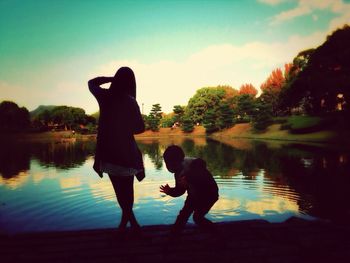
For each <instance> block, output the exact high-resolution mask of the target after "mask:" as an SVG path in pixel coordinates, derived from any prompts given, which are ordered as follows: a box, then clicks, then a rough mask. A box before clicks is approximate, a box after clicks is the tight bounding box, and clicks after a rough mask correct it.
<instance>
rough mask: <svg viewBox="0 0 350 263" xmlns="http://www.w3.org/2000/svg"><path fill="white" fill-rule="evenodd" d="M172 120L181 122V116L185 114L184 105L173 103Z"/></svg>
mask: <svg viewBox="0 0 350 263" xmlns="http://www.w3.org/2000/svg"><path fill="white" fill-rule="evenodd" d="M173 112H174V114H175V115H174V122H178V123H180V124H181V123H182V121H183V120H182V119H183V116H184V114H185V106H180V105H175V106H174V108H173Z"/></svg>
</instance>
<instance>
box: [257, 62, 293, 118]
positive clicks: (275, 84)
mask: <svg viewBox="0 0 350 263" xmlns="http://www.w3.org/2000/svg"><path fill="white" fill-rule="evenodd" d="M291 68H292V65H291V64H285V66H284V72H282V70H281V69H280V68H277V69H275V70H273V71H272V73H271V74H270V76H269V77H268V78H267V80H266V81H265V82H264V83H263V84H261V86H260V89H261V91H262V95H261V97H262V98H263V99H264V101H265V102H266V103H267V104H269V105H271V108H272V113H273V114H274V115H275V116H278V115H280V114H281V110H280V108H279V105H280V93H281V91H282V89H283V87H284V86H285V84H286V78H288V76H289V71H290V70H291Z"/></svg>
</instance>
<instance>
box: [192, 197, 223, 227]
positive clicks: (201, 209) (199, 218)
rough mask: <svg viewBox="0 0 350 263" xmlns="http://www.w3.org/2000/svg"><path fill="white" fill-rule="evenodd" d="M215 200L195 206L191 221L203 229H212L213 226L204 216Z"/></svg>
mask: <svg viewBox="0 0 350 263" xmlns="http://www.w3.org/2000/svg"><path fill="white" fill-rule="evenodd" d="M216 201H217V200H214V201H207V202H203V203H201V204H197V205H196V207H195V209H194V212H193V221H194V222H195V223H196V224H197V225H199V226H200V227H202V228H204V229H209V230H210V229H213V227H214V224H213V222H211V221H210V220H209V219H207V218H205V215H206V214H207V213H208V212H209V210H210V209H211V208H212V206H213V205H214V204H215V202H216Z"/></svg>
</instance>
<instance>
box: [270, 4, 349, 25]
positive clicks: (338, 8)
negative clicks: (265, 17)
mask: <svg viewBox="0 0 350 263" xmlns="http://www.w3.org/2000/svg"><path fill="white" fill-rule="evenodd" d="M316 10H329V11H330V12H332V13H335V14H338V15H339V17H337V18H335V19H334V20H332V21H331V23H330V25H332V26H331V27H330V29H335V28H337V27H339V26H341V25H342V24H344V23H349V22H350V19H349V15H350V4H347V3H344V2H343V1H342V0H322V1H319V0H298V1H297V6H296V7H295V8H293V9H289V10H287V11H283V12H281V13H279V14H277V15H275V16H274V17H273V18H272V19H271V23H270V24H271V25H278V24H280V23H283V22H285V21H288V20H292V19H294V18H296V17H300V16H304V15H308V14H311V15H312V17H313V19H314V20H315V16H314V15H315V14H313V12H314V11H316ZM334 24H336V27H334Z"/></svg>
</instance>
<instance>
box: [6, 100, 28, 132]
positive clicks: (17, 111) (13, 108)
mask: <svg viewBox="0 0 350 263" xmlns="http://www.w3.org/2000/svg"><path fill="white" fill-rule="evenodd" d="M29 125H30V117H29V111H28V110H27V109H26V108H25V107H21V108H20V107H18V105H17V104H16V103H14V102H12V101H3V102H1V103H0V131H4V132H11V131H23V130H25V129H27V128H29Z"/></svg>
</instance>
